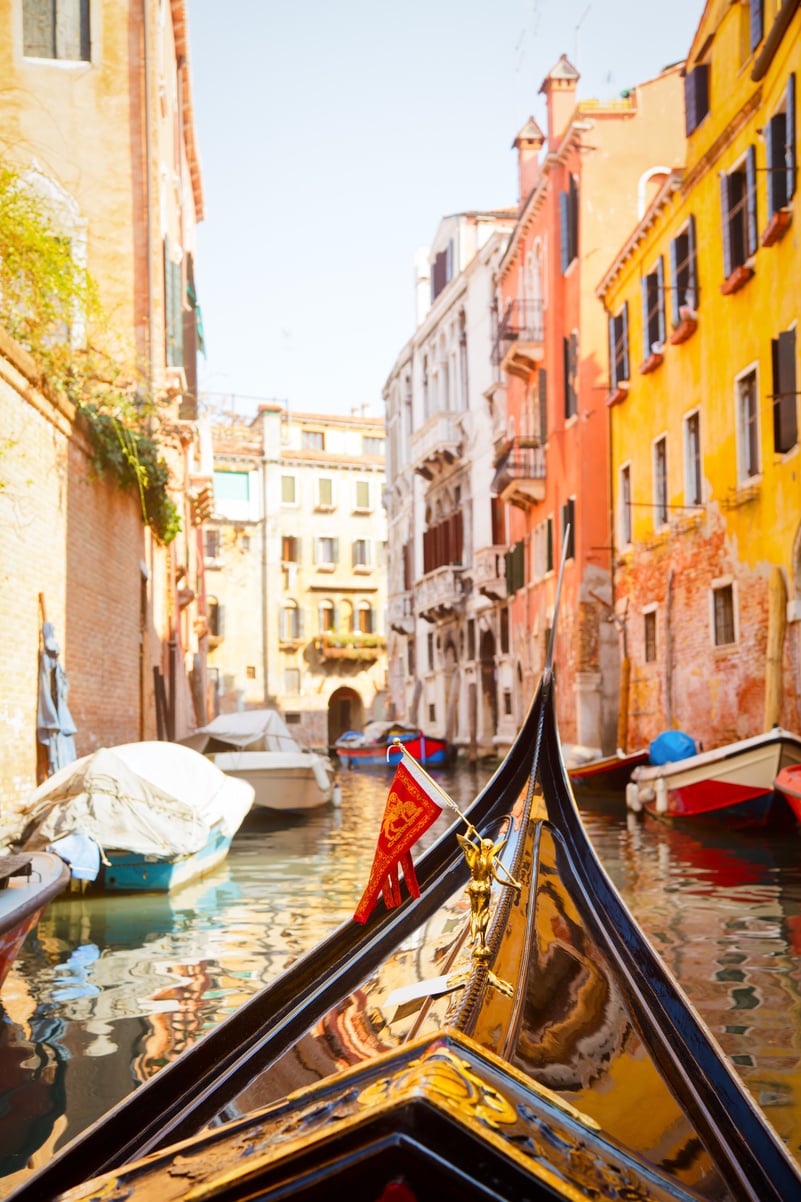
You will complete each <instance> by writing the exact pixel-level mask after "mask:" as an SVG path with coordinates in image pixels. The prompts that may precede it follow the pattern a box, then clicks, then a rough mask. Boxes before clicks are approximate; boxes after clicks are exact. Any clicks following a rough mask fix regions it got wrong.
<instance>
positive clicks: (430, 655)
mask: <svg viewBox="0 0 801 1202" xmlns="http://www.w3.org/2000/svg"><path fill="white" fill-rule="evenodd" d="M426 642H427V644H428V667H429V670H432V671H433V668H434V635H433V634H432V633H431V632H430V631H429V633H428V636H427V639H426Z"/></svg>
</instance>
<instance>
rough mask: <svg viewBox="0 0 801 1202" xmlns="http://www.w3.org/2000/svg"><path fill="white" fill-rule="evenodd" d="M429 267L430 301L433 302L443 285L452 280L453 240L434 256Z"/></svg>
mask: <svg viewBox="0 0 801 1202" xmlns="http://www.w3.org/2000/svg"><path fill="white" fill-rule="evenodd" d="M431 267H432V270H431V300H432V302H433V301H435V300H436V299H437V297H438V296H439V294H440V292H442V289H443V288H444V287H445V285H446V284H449V283H450V281H451V280H452V279H453V238H451V240H450V241H449V242H448V245H447V246H446V247H445V249H444V250H441V251H440V252H439V254H437V255H435V256H434V260H433V263H432V265H431Z"/></svg>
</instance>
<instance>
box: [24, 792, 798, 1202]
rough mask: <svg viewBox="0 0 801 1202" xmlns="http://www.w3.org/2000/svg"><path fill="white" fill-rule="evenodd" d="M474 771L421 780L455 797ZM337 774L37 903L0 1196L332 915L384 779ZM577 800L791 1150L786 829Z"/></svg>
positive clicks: (790, 886) (368, 853)
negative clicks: (738, 831)
mask: <svg viewBox="0 0 801 1202" xmlns="http://www.w3.org/2000/svg"><path fill="white" fill-rule="evenodd" d="M489 775H490V771H489V769H481V768H479V769H475V770H473V769H469V768H460V769H459V770H455V771H453V772H442V773H439V774H438V779H439V781H440V783H441V784H442V787H443V788H445V789H446V790H447V791H448V792H449V793H450V795H451V796H452V797H453V798H454V800H456V801H457V803H458V804H459V805H460V807H462V808H463V807H464V806H465V805H467V804H468V803H469V801H470V800H471V799H472V798H473V797H474V796H475V794H476V792H477V791H478V790H479V789H480V788H481V787H482V786H483V784H484V783H485V782H486V780H487V779H488V778H489ZM339 779H340V782H341V786H342V804H341V806H339V807H338V808H337V809H334V808H326V809H325V810H323V811H320V812H318V813H315V814H312V815H310V816H307V817H305V818H302V819H300V818H298V819H294V818H289V817H286V818H276V817H271V816H268V815H252V816H251V817H250V818H249V819H248V821H247V823H246V825H245V826H244V827H243V828H242V830H241V831H240V832H239V834H238V835H237V837H236V839H235V840H234V843H233V846H232V848H231V852H230V854H229V856H228V859H227V861H226V863H225V864H224V865H223V866H222V867H220V868H219V869H218V870H217V871H216V872H214V873H213V874H212V875H211V876H209V877H207V878H206V879H204V880H202V881H200V882H198V883H197V884H194V885H189V886H187V887H186V888H184V889H182V890H180V891H179V892H178V893H177V894H176V895H175V896H174V897H172V898H160V897H155V896H149V897H120V898H113V897H112V898H103V897H97V898H86V897H83V898H76V897H71V898H65V899H63V900H56V901H55V902H54V903H53V904H52V905H51V906H50V907H49V909H48V910H47V912H46V914H45V916H44V918H43V919H42V921H41V922H40V923H39V926H38V927H37V929H36V931H35V932H34V933H33V934H32V935H31V936H29V937H28V940H27V941H26V944H25V946H24V948H23V950H22V953H21V955H20V957H19V958H18V960H17V962H16V964H15V966H14V968H13V969H12V971H11V974H10V975H9V977H8V978H7V980H6V983H5V985H4V987H3V993H2V999H0V1198H2V1197H5V1196H7V1194H8V1193H10V1192H11V1190H12V1189H13V1188H14V1187H15V1186H16V1185H17V1184H19V1183H21V1182H22V1181H23V1180H24V1179H25V1178H26V1177H27V1176H28V1175H29V1174H30V1172H31V1171H33V1169H34V1168H36V1167H37V1166H39V1165H41V1164H42V1163H45V1162H46V1161H47V1160H49V1159H50V1158H51V1157H52V1155H53V1154H54V1153H55V1152H56V1151H58V1149H60V1148H62V1147H63V1146H64V1145H65V1144H66V1143H67V1142H68V1141H69V1140H70V1139H71V1138H73V1137H74V1136H75V1135H77V1134H78V1133H79V1132H80V1131H82V1130H83V1129H84V1128H86V1127H87V1126H88V1125H89V1124H91V1123H93V1122H94V1121H95V1120H97V1119H98V1118H100V1117H101V1116H102V1115H103V1114H104V1113H105V1112H106V1111H107V1110H108V1109H109V1108H110V1107H111V1106H113V1105H114V1104H115V1103H116V1102H118V1101H119V1100H120V1099H121V1098H123V1097H125V1096H126V1095H127V1094H128V1093H130V1092H131V1091H132V1090H134V1089H135V1088H136V1087H137V1085H138V1084H139V1083H141V1082H142V1081H145V1080H147V1079H148V1078H149V1077H151V1076H152V1075H153V1074H154V1073H156V1072H158V1070H159V1068H161V1067H162V1066H163V1065H165V1064H167V1063H168V1062H169V1061H171V1060H173V1059H174V1058H175V1057H176V1056H178V1055H180V1053H181V1052H182V1051H183V1050H184V1049H185V1048H187V1047H188V1046H189V1045H190V1044H191V1043H192V1042H193V1041H194V1040H196V1039H197V1038H199V1036H201V1035H202V1034H203V1033H204V1032H205V1031H207V1030H209V1029H210V1028H211V1027H213V1026H214V1025H215V1024H216V1023H218V1022H220V1021H221V1020H222V1019H223V1018H225V1017H227V1016H228V1015H229V1014H230V1013H231V1012H232V1011H234V1010H235V1009H236V1008H237V1007H238V1006H239V1005H241V1003H242V1002H244V1001H246V1000H247V998H249V997H251V996H252V995H253V994H254V993H255V992H257V991H258V990H259V989H260V988H261V987H262V986H263V985H264V984H265V983H266V982H268V981H270V980H272V979H273V978H274V977H275V976H277V975H278V974H279V973H280V972H281V971H282V970H283V969H284V968H285V967H286V966H287V965H288V964H290V963H291V962H292V961H293V960H294V959H295V958H296V957H297V956H298V955H300V954H301V953H302V952H304V951H306V950H307V949H309V948H311V947H312V946H313V945H314V944H315V943H317V942H318V941H319V940H320V939H321V938H322V937H323V936H325V935H326V934H328V933H329V932H330V931H331V930H332V929H333V928H334V927H336V926H337V925H339V924H340V923H341V922H344V921H347V920H349V919H350V917H351V915H352V913H353V910H354V907H355V905H356V903H357V901H358V899H359V897H360V896H361V893H362V890H363V888H364V886H365V884H366V881H367V877H368V874H369V869H370V865H371V862H372V857H373V851H374V848H375V839H376V835H377V832H378V827H379V823H380V820H381V816H382V814H383V809H384V803H385V801H386V796H387V787H388V784H389V777H388V776H384V775H382V774H377V773H373V772H364V771H362V772H359V771H353V772H342V773H341V774H340V778H339ZM582 809H583V813H584V816H585V821H586V825H587V827H588V831H589V834H590V837H591V839H592V841H593V843H594V845H595V847H596V850H597V851H598V854H599V855H600V857H601V860H602V862H603V863H604V866H605V867H606V869H607V871H608V873H609V875H610V876H611V878H612V880H613V881H614V882H615V884H616V885H617V887H618V889H619V890H620V892H621V894H622V896H623V898H624V900H625V902H626V903H627V905H628V906H629V908H630V909H631V910H632V911H633V913H634V914H635V916H636V917H637V919H638V920H639V922H640V924H641V925H642V927H643V928H644V930H645V932H646V933H647V935H648V936H649V938H650V939H651V941H652V943H653V944H654V946H655V947H656V948H657V950H658V951H659V952H660V953H661V955H662V956H663V957H664V959H665V961H666V962H667V964H668V966H669V967H670V969H671V970H672V972H673V973H674V975H675V976H676V977H677V978H678V980H679V981H680V983H681V984H682V985H683V987H684V989H685V991H686V993H687V994H688V995H689V997H690V999H691V1000H692V1002H693V1003H694V1005H695V1006H696V1008H697V1010H698V1011H699V1012H700V1013H701V1015H702V1017H703V1018H704V1019H705V1021H706V1023H707V1025H708V1027H709V1028H710V1029H711V1030H712V1032H713V1034H714V1035H715V1037H716V1038H717V1040H718V1041H719V1043H720V1044H721V1046H722V1047H723V1049H724V1051H725V1052H726V1054H727V1055H728V1056H729V1057H730V1059H731V1060H732V1062H733V1063H734V1064H735V1065H736V1067H737V1070H738V1071H739V1073H740V1074H741V1075H742V1077H743V1080H744V1081H745V1083H746V1085H747V1086H748V1088H749V1090H750V1091H751V1092H752V1094H753V1096H754V1097H755V1098H756V1100H757V1101H758V1102H759V1104H760V1105H761V1106H762V1107H763V1109H764V1110H765V1111H766V1113H767V1114H768V1115H769V1117H770V1119H771V1121H772V1122H773V1124H774V1125H775V1126H776V1128H777V1130H778V1131H779V1132H780V1134H781V1135H782V1137H783V1138H784V1139H785V1140H786V1141H787V1143H788V1145H789V1147H790V1148H791V1149H792V1151H793V1153H794V1154H795V1155H797V1156H798V1157H799V1159H801V959H799V952H801V856H800V855H799V852H800V851H801V833H796V832H791V833H790V834H787V833H784V834H782V835H780V836H772V837H771V836H767V835H755V836H749V837H748V838H745V837H740V838H735V837H733V836H728V837H724V835H723V834H722V833H721V832H720V831H709V832H708V833H706V834H705V835H704V834H700V833H698V832H697V831H695V830H694V831H691V832H688V831H684V830H681V831H680V830H677V829H673V828H669V827H666V826H663V825H662V824H661V823H658V822H654V821H653V820H651V819H643V818H635V817H634V816H633V815H628V816H627V815H626V814H625V813H624V812H621V808H620V806H619V805H618V807H617V808H615V807H613V806H611V805H610V804H609V803H604V802H602V801H601V800H600V799H597V798H589V799H588V800H587V802H586V804H583V805H582ZM447 821H448V818H447V815H446V816H443V818H442V819H440V820H439V821H438V823H437V824H436V825H435V826H434V827H433V828H432V829H431V830H430V831H429V832H428V834H427V835H426V836H425V837H424V840H423V845H425V844H427V843H430V842H431V841H432V840H433V839H435V838H436V837H437V836H438V835H439V833H440V832H441V830H442V828H443V827H444V826H445V825H447Z"/></svg>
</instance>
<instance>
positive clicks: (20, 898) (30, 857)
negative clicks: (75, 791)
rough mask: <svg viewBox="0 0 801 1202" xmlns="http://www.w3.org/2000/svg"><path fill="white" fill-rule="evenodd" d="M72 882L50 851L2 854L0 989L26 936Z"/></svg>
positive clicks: (0, 866) (0, 867) (0, 880)
mask: <svg viewBox="0 0 801 1202" xmlns="http://www.w3.org/2000/svg"><path fill="white" fill-rule="evenodd" d="M69 879H70V873H69V869H68V868H67V866H66V864H65V863H64V861H63V860H62V859H60V857H59V856H56V855H53V854H52V853H50V852H46V851H37V852H27V853H25V854H24V855H12V854H6V855H0V988H2V985H3V982H4V981H5V979H6V977H7V976H8V974H9V972H10V971H11V966H12V964H13V963H14V961H15V960H16V958H17V953H18V952H19V950H20V948H21V947H22V944H23V943H24V942H25V938H26V936H27V935H28V933H29V932H30V931H32V930H33V928H34V927H35V926H36V924H37V922H38V921H39V919H40V918H41V916H42V914H43V913H44V911H45V909H46V908H47V906H48V905H49V904H50V902H51V901H52V900H53V898H54V897H58V895H59V893H63V891H64V890H65V889H66V887H67V885H68V884H69Z"/></svg>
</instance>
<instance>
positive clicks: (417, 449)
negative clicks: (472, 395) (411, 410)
mask: <svg viewBox="0 0 801 1202" xmlns="http://www.w3.org/2000/svg"><path fill="white" fill-rule="evenodd" d="M461 453H462V429H461V426H460V425H459V422H458V420H457V417H456V415H455V414H454V413H437V414H436V415H435V416H434V417H432V418H430V419H429V421H427V422H426V424H425V425H424V426H422V427H421V429H419V430H417V431H416V432H415V433H414V434H413V435H412V459H413V460H414V470H415V471H416V472H417V473H418V475H420V476H423V477H424V478H425V479H426V480H432V479H433V478H434V476H435V475H436V474H437V473H438V472H441V471H442V469H443V468H444V467H447V466H448V465H449V464H451V463H453V462H454V461H455V460H456V459H458V458H459V456H460V455H461Z"/></svg>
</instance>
